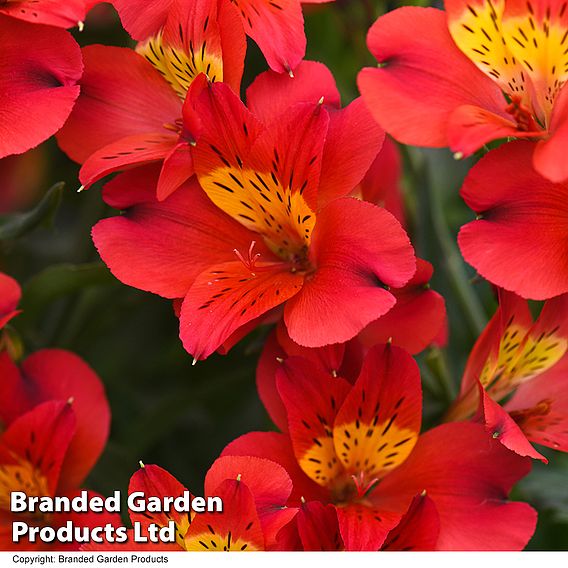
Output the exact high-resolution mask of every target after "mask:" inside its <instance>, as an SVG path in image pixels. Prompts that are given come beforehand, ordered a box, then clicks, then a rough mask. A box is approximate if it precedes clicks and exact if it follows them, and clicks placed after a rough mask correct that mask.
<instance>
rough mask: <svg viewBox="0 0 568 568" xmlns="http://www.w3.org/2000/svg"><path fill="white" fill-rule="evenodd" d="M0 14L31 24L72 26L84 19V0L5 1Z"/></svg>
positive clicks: (0, 8)
mask: <svg viewBox="0 0 568 568" xmlns="http://www.w3.org/2000/svg"><path fill="white" fill-rule="evenodd" d="M0 14H6V15H7V16H12V17H13V18H18V19H20V20H25V21H26V22H31V23H33V24H47V25H49V26H57V27H60V28H72V27H74V26H76V25H77V24H79V22H84V21H85V16H86V10H85V0H66V1H65V2H61V0H23V1H19V2H7V3H4V6H2V7H0Z"/></svg>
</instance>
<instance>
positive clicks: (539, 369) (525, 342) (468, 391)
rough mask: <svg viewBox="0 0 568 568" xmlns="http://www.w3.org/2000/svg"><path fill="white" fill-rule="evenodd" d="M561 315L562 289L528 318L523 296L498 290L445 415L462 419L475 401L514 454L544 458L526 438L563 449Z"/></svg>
mask: <svg viewBox="0 0 568 568" xmlns="http://www.w3.org/2000/svg"><path fill="white" fill-rule="evenodd" d="M567 321H568V296H566V295H564V296H558V297H557V298H554V299H552V300H548V302H546V303H545V305H544V308H543V309H542V312H541V313H540V315H539V317H538V319H537V320H536V321H535V322H534V323H533V320H532V316H531V314H530V311H529V307H528V304H527V302H526V301H525V300H523V299H521V298H519V297H518V296H516V295H515V294H511V293H508V292H503V291H501V292H500V305H499V309H498V310H497V312H496V313H495V315H494V316H493V318H492V319H491V321H490V322H489V324H488V325H487V327H486V328H485V330H484V332H483V334H482V335H481V336H480V338H479V339H478V341H477V343H476V344H475V346H474V348H473V350H472V352H471V355H470V358H469V360H468V363H467V366H466V369H465V373H464V376H463V379H462V386H461V390H460V394H459V396H458V398H457V400H456V401H455V403H454V405H453V406H452V408H451V409H450V411H449V412H448V415H447V419H448V420H463V419H465V418H468V417H471V416H472V415H473V414H474V412H475V411H476V409H477V408H478V407H479V413H480V415H481V419H482V421H483V422H485V426H486V428H487V429H488V431H489V432H490V433H491V434H492V435H493V437H494V438H497V439H498V440H499V441H500V442H501V443H502V444H503V445H504V446H506V447H507V448H509V449H510V450H513V451H515V452H517V453H518V454H520V455H523V456H526V455H528V456H531V457H533V458H538V459H543V460H544V461H546V460H545V458H543V457H542V456H541V455H540V454H539V453H538V452H537V451H536V450H535V449H534V448H533V447H532V446H531V444H530V443H529V441H531V442H534V443H537V444H542V445H543V446H548V447H550V448H554V449H557V450H562V451H568V420H567V419H566V416H567V414H568V354H567V350H568V328H567V323H566V322H567ZM480 394H481V398H480ZM511 395H512V396H511ZM501 405H502V406H501Z"/></svg>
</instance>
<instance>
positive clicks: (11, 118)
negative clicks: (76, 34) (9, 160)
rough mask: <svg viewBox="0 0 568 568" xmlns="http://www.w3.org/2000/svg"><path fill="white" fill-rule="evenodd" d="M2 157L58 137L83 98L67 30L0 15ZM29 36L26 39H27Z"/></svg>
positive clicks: (78, 62)
mask: <svg viewBox="0 0 568 568" xmlns="http://www.w3.org/2000/svg"><path fill="white" fill-rule="evenodd" d="M0 28H1V29H2V36H1V38H0V53H1V54H2V55H1V57H0V99H1V100H2V107H1V108H0V158H3V157H4V156H9V155H10V154H21V153H22V152H25V151H26V150H29V149H30V148H33V147H34V146H37V145H38V144H39V143H40V142H43V141H44V140H46V139H47V138H49V137H50V136H51V135H52V134H55V132H57V130H59V129H60V128H61V127H62V126H63V123H64V122H65V120H66V119H67V117H68V116H69V113H70V112H71V109H72V108H73V104H74V103H75V99H76V98H77V97H78V96H79V86H78V85H77V82H78V81H79V79H80V77H81V73H82V71H83V66H82V63H81V52H80V50H79V46H78V45H77V44H76V43H75V40H74V39H73V38H72V37H71V35H70V34H69V33H68V32H66V31H65V30H59V29H55V28H52V27H48V26H42V25H32V24H28V23H27V22H22V21H19V20H15V19H13V18H9V17H7V16H3V15H0ZM24 38H25V39H24Z"/></svg>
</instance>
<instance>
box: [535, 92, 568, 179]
mask: <svg viewBox="0 0 568 568" xmlns="http://www.w3.org/2000/svg"><path fill="white" fill-rule="evenodd" d="M548 131H549V137H548V139H546V140H541V141H539V142H538V143H537V145H536V148H535V150H534V158H533V160H534V168H535V170H536V171H537V172H538V173H540V175H542V176H544V177H545V178H547V179H549V180H550V181H553V182H556V183H559V182H562V181H566V179H567V178H568V169H567V164H566V160H565V159H564V156H565V153H564V150H565V149H566V143H567V137H568V89H562V90H561V91H560V93H559V95H558V97H557V99H556V100H555V102H554V108H553V109H552V116H551V118H550V126H549V128H548Z"/></svg>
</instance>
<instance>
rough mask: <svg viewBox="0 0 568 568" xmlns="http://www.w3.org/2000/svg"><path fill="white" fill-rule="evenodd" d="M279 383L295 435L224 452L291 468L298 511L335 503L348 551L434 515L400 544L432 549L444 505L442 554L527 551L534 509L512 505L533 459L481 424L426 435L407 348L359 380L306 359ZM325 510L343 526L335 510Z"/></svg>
mask: <svg viewBox="0 0 568 568" xmlns="http://www.w3.org/2000/svg"><path fill="white" fill-rule="evenodd" d="M276 382H277V388H278V396H280V397H281V400H282V403H283V405H284V407H285V409H286V413H287V426H288V434H279V433H274V432H271V433H262V432H256V433H251V434H247V435H245V436H243V437H241V438H238V439H237V440H235V441H234V442H232V443H231V444H229V446H228V447H227V448H226V449H225V450H224V452H223V455H227V456H228V455H243V456H244V455H249V456H258V457H264V458H266V459H270V460H273V461H276V462H278V463H280V464H281V465H282V466H283V467H284V468H285V469H286V470H287V471H288V473H289V474H290V477H291V478H292V481H293V483H294V492H293V494H292V498H291V500H290V504H291V505H295V504H297V503H298V502H299V501H300V500H301V499H300V498H303V500H305V501H307V502H310V501H320V502H322V503H327V504H332V505H333V506H334V507H335V512H336V515H337V522H338V527H339V533H340V536H341V540H342V542H343V546H345V548H346V549H348V550H377V549H378V548H380V547H381V546H382V545H383V544H387V543H389V542H390V546H391V547H394V545H393V542H392V539H391V540H390V541H388V540H386V539H387V536H388V535H389V533H390V537H393V533H392V532H390V531H392V530H393V529H394V528H395V527H396V526H397V525H400V524H401V523H405V524H406V523H408V526H411V527H415V526H416V524H418V525H419V524H420V521H419V518H420V516H421V515H422V514H424V518H425V519H426V521H425V522H427V523H428V526H427V527H426V528H425V529H424V532H425V533H427V534H423V533H422V532H421V531H415V529H413V531H415V532H416V535H415V536H416V539H417V541H416V542H413V538H412V533H405V532H401V534H399V536H398V537H397V540H398V539H400V538H402V536H404V537H405V538H408V539H409V542H408V544H406V545H405V547H409V546H412V547H416V548H421V547H425V546H432V543H433V537H435V536H436V535H435V534H432V532H434V533H435V532H436V530H437V523H436V513H435V512H433V510H432V508H433V507H434V508H435V510H436V512H437V515H438V517H439V533H438V534H437V542H436V548H437V549H439V550H471V549H481V550H499V549H520V548H522V547H524V546H525V544H526V543H527V541H528V539H529V538H530V536H531V535H532V532H533V530H534V527H535V520H536V517H535V512H534V511H533V509H532V508H531V507H529V506H528V505H526V504H524V503H511V502H507V495H508V493H509V491H510V489H511V487H512V486H513V485H514V483H516V481H518V480H519V479H520V478H521V477H523V476H524V475H526V474H527V473H528V471H529V469H530V461H529V460H528V459H526V458H521V457H519V456H516V455H515V454H513V453H512V452H509V451H508V450H506V449H505V448H503V447H502V446H501V445H500V444H499V443H498V442H497V441H496V440H492V439H491V437H490V436H488V435H487V433H486V432H485V430H484V428H483V427H482V426H480V425H478V424H469V423H460V424H458V423H456V424H446V425H443V426H439V427H437V428H434V429H433V430H430V431H429V432H426V433H425V434H422V435H419V431H420V423H421V407H422V401H421V386H420V375H419V372H418V367H417V365H416V363H415V362H414V361H413V359H412V358H411V357H410V356H409V355H407V354H406V353H405V352H404V351H403V350H401V349H399V348H397V347H392V346H377V347H375V348H373V349H371V350H370V351H369V353H368V354H367V356H366V358H365V360H364V362H363V366H362V369H361V373H360V374H359V376H358V378H357V379H356V381H355V382H354V384H350V383H349V382H348V381H347V380H345V379H343V378H342V377H340V376H333V375H330V374H329V373H328V372H327V371H326V370H325V369H324V368H323V367H322V366H321V365H319V364H317V363H314V362H313V361H310V360H307V359H304V358H298V357H291V358H288V359H287V360H286V361H284V362H283V363H282V366H281V368H280V370H279V371H278V374H277V381H276ZM464 472H467V476H465V475H464ZM424 492H425V494H426V495H427V496H428V498H429V500H431V503H430V502H428V505H424V504H423V506H425V507H427V509H429V510H427V511H425V512H424V511H422V512H420V510H419V511H416V510H415V508H416V507H417V505H416V502H415V503H414V504H412V502H413V500H414V499H415V498H416V497H417V496H420V495H421V494H423V493H424ZM409 508H410V511H409ZM320 513H321V514H322V515H323V514H325V517H326V522H327V523H330V522H331V521H333V516H332V515H331V514H330V510H329V508H326V510H325V511H324V510H323V509H322V508H321V507H320ZM405 513H408V515H407V517H406V518H403V516H404V515H405ZM415 514H416V515H417V516H418V519H416V518H414V519H413V517H414V515H415ZM330 517H331V519H330ZM409 517H410V518H409ZM298 523H300V520H298ZM403 527H404V525H403ZM505 528H506V530H504V529H505ZM399 530H400V531H401V530H402V529H399ZM330 534H333V533H330ZM434 540H435V539H434Z"/></svg>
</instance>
